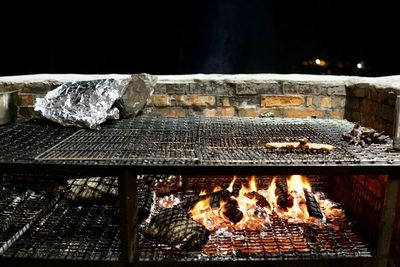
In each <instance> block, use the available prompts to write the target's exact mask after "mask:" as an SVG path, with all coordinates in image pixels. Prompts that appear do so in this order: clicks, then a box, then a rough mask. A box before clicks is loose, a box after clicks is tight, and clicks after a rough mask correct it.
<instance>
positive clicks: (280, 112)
mask: <svg viewBox="0 0 400 267" xmlns="http://www.w3.org/2000/svg"><path fill="white" fill-rule="evenodd" d="M264 112H269V113H271V114H273V115H274V117H285V116H286V115H285V114H284V112H285V110H284V109H279V108H259V107H251V106H249V107H242V108H239V109H238V116H240V117H259V116H260V115H261V114H262V113H264Z"/></svg>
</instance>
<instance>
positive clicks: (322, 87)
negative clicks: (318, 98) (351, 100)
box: [282, 82, 345, 95]
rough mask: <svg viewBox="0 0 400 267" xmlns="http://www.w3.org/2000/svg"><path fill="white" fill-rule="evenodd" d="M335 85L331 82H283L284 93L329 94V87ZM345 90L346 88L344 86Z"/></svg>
mask: <svg viewBox="0 0 400 267" xmlns="http://www.w3.org/2000/svg"><path fill="white" fill-rule="evenodd" d="M331 87H335V86H334V85H329V84H318V83H300V82H283V83H282V92H283V94H304V95H328V94H329V88H331ZM343 90H345V89H344V88H343Z"/></svg>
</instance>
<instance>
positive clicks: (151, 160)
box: [0, 116, 400, 266]
mask: <svg viewBox="0 0 400 267" xmlns="http://www.w3.org/2000/svg"><path fill="white" fill-rule="evenodd" d="M353 126H354V125H353V124H352V123H350V122H348V121H344V120H330V119H329V120H328V119H327V120H320V119H283V118H279V119H278V118H248V119H244V118H236V117H234V118H218V117H216V118H204V117H197V118H179V119H176V118H154V117H145V116H144V117H137V118H134V119H129V120H122V121H117V122H112V123H108V124H106V125H104V126H103V128H102V129H101V130H98V131H93V130H84V129H71V128H62V127H59V126H57V125H53V124H48V122H45V121H42V120H26V121H25V120H22V121H19V122H18V123H16V124H13V125H7V126H3V127H1V128H0V149H1V150H2V151H3V153H2V155H0V172H1V173H2V174H3V175H6V176H30V177H32V173H35V175H38V176H39V172H41V173H42V174H43V175H40V177H41V179H47V178H48V179H52V180H54V179H59V180H63V179H65V177H79V176H83V175H86V176H108V175H112V176H118V177H119V180H118V186H119V209H120V217H119V218H117V217H116V216H115V212H114V211H115V209H117V205H118V204H117V203H106V204H101V205H100V204H99V205H97V206H96V205H94V206H77V207H70V206H69V204H68V203H67V202H66V201H65V199H64V198H63V197H62V196H59V195H57V194H55V195H50V196H49V195H47V196H46V197H47V200H46V201H44V203H43V204H40V205H37V204H35V203H41V202H40V201H41V200H40V198H42V196H36V195H34V194H33V193H32V196H30V197H29V199H27V200H24V201H22V200H21V201H22V202H23V203H24V204H23V205H27V206H29V205H33V206H35V209H37V211H33V215H32V216H30V217H29V216H26V218H25V217H24V214H21V215H18V213H16V214H17V215H15V216H17V217H18V216H19V217H21V219H20V220H19V222H20V224H18V225H16V226H15V227H16V228H18V229H11V228H10V229H7V230H6V231H5V232H6V233H8V235H2V236H1V237H2V238H3V239H2V240H0V241H1V242H2V243H0V244H5V245H2V250H0V262H1V261H3V262H5V263H15V262H17V263H20V262H23V263H29V264H30V263H32V262H33V263H37V264H39V265H40V264H43V263H49V262H50V263H49V264H50V265H51V264H54V262H55V261H57V263H59V264H69V263H71V261H68V259H69V260H73V263H75V264H79V262H81V263H82V264H87V263H88V262H87V260H90V262H91V263H93V264H98V265H101V264H107V263H109V262H114V263H116V260H117V259H118V258H119V257H121V259H122V261H123V262H136V261H140V262H141V263H142V264H143V265H146V266H147V265H155V264H159V262H160V261H162V262H163V264H166V265H168V264H170V265H171V266H172V265H174V266H175V264H177V263H183V264H185V262H186V263H187V262H188V261H190V262H191V264H192V262H195V263H194V264H199V265H201V264H204V262H207V264H213V263H216V264H221V262H222V263H228V262H229V263H228V264H229V265H230V266H231V265H232V264H236V265H237V266H239V265H242V264H245V263H244V262H251V263H253V264H262V263H263V262H264V261H269V263H271V264H276V265H282V264H286V265H287V264H300V263H304V264H307V265H308V264H310V263H313V264H315V265H318V264H324V263H338V262H340V263H346V264H354V263H357V264H359V263H361V264H366V265H368V264H379V266H385V264H386V263H387V255H388V251H389V245H390V244H389V243H390V242H389V240H390V236H391V233H392V227H393V226H392V225H393V221H394V211H395V203H394V202H395V201H394V200H395V199H396V196H397V189H398V177H396V176H395V174H396V173H398V170H399V167H400V157H399V153H398V152H396V151H393V150H392V149H391V147H392V146H391V144H390V143H388V144H372V145H371V146H369V147H367V148H362V147H357V146H354V145H350V144H348V143H347V142H346V141H343V140H342V138H341V134H342V133H343V132H349V131H350V130H351V129H352V128H353ZM304 137H307V138H308V139H309V140H310V141H311V142H314V143H325V144H330V145H333V146H335V149H334V150H333V151H313V150H303V149H291V150H284V149H278V150H275V149H267V148H266V146H265V144H266V143H268V142H285V141H288V140H289V141H296V140H299V139H300V138H304ZM38 170H39V171H38ZM139 174H180V175H183V176H184V178H185V183H184V185H185V186H184V188H183V190H182V191H181V192H180V193H179V194H180V196H181V197H182V199H191V198H193V197H194V196H195V195H196V194H197V193H198V190H199V185H200V184H201V183H206V184H208V185H210V184H215V185H217V184H218V183H220V182H223V178H221V176H223V177H228V176H229V177H231V176H232V175H241V176H242V177H245V176H246V175H258V176H259V181H261V182H260V183H265V184H267V183H268V182H269V181H270V180H271V178H272V175H289V174H307V175H311V176H312V177H314V178H313V181H314V183H315V184H316V185H317V188H320V189H321V190H325V191H327V192H331V193H332V194H333V195H334V196H335V197H336V199H338V200H340V201H343V202H345V203H349V210H350V211H351V212H352V213H353V214H354V215H355V216H354V217H357V218H359V217H358V216H362V214H363V212H366V211H368V212H371V214H372V215H373V217H374V218H366V219H367V220H368V223H365V224H366V225H368V224H370V223H369V222H371V221H372V223H371V224H370V227H372V228H373V229H370V232H369V233H370V234H369V238H367V239H369V240H371V241H372V242H375V243H376V244H375V245H371V244H369V242H368V241H369V240H366V239H364V238H363V236H362V234H360V233H358V231H357V229H358V227H357V223H356V222H353V221H352V220H350V219H349V218H344V219H343V220H342V221H340V222H338V223H339V224H340V226H341V232H340V233H337V232H334V231H332V230H331V229H329V228H326V227H324V228H322V229H320V230H319V234H318V235H319V236H320V237H321V239H319V240H318V242H316V243H315V242H308V241H304V238H303V237H302V235H303V229H302V228H301V227H300V226H299V225H292V224H287V223H286V222H284V221H283V220H282V219H280V218H279V217H277V216H272V221H273V222H274V223H273V227H271V228H269V229H268V230H267V231H266V232H263V233H258V234H255V233H252V232H237V233H234V235H233V236H221V235H211V237H210V240H209V242H208V243H207V244H206V246H205V247H204V248H203V250H202V253H189V254H187V253H186V254H185V253H182V254H179V255H176V253H174V252H173V251H171V249H170V248H169V247H168V246H166V245H162V244H160V243H158V242H157V241H156V240H153V239H151V238H148V237H144V236H143V235H142V234H141V231H140V229H139V231H138V226H137V222H136V219H135V218H136V217H137V216H136V214H137V208H136V206H137V203H136V201H131V200H135V199H136V194H137V189H138V187H139V188H140V186H141V180H140V179H138V178H137V177H138V176H137V175H139ZM355 174H366V175H372V174H381V175H385V176H387V179H388V184H387V189H386V192H385V195H384V197H383V198H382V199H378V198H376V197H374V196H373V195H372V194H371V193H370V192H369V191H368V190H367V188H365V187H363V186H360V184H359V182H358V180H357V179H353V177H352V176H353V175H355ZM217 175H221V176H219V177H217V178H215V177H216V176H217ZM205 177H208V178H205ZM333 186H334V187H335V188H336V189H335V190H333V191H332V190H330V189H329V188H332V187H333ZM355 188H358V191H357V192H352V191H349V190H352V189H355ZM2 194H4V196H5V193H2ZM15 194H18V193H17V192H15ZM348 194H352V196H350V197H349V196H348ZM0 196H1V197H2V198H5V197H4V196H3V195H0ZM351 197H353V199H351ZM351 202H353V203H351ZM365 207H367V208H365ZM132 218H134V219H132ZM12 220H15V218H11V217H10V218H9V219H8V221H12ZM24 226H26V227H25V228H26V229H24ZM361 228H362V227H361ZM365 228H366V229H365V231H366V232H368V229H367V228H368V226H367V227H365ZM66 229H68V231H67V230H66ZM74 229H75V230H74ZM365 231H364V232H365ZM71 232H72V233H73V234H72V237H71V238H69V235H71V234H70V233H71ZM288 233H290V235H289V236H290V238H287V236H288V235H287V234H288ZM54 239H57V240H59V242H58V241H57V242H58V243H56V244H58V245H57V246H54V245H51V244H55V243H54V242H53V241H54ZM120 240H121V243H120ZM37 242H39V243H40V244H41V245H39V244H38V243H37ZM0 249H1V248H0ZM120 254H122V256H120ZM52 260H53V261H52ZM264 264H265V263H264Z"/></svg>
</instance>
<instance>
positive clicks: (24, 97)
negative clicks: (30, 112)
mask: <svg viewBox="0 0 400 267" xmlns="http://www.w3.org/2000/svg"><path fill="white" fill-rule="evenodd" d="M35 98H36V97H35V96H33V95H30V94H18V101H17V103H18V106H33V105H34V102H35Z"/></svg>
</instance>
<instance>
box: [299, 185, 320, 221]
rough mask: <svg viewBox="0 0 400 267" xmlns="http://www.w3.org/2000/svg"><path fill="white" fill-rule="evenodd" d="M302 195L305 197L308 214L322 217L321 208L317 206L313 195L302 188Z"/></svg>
mask: <svg viewBox="0 0 400 267" xmlns="http://www.w3.org/2000/svg"><path fill="white" fill-rule="evenodd" d="M304 196H305V197H306V205H307V210H308V214H309V215H310V216H312V217H315V218H323V217H324V215H322V212H321V209H320V208H319V205H318V203H317V201H316V200H315V197H314V195H313V194H312V193H311V192H310V191H308V190H307V189H305V188H304Z"/></svg>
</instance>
